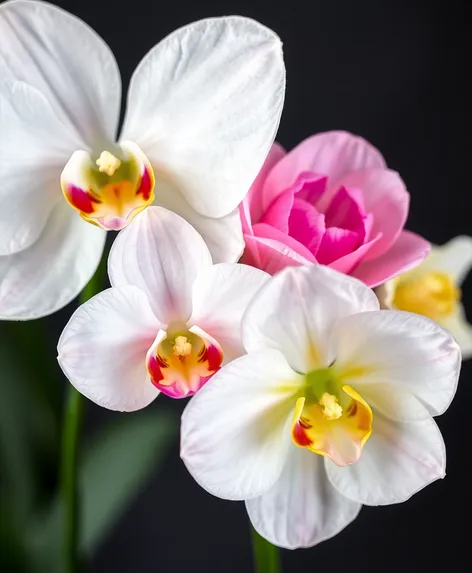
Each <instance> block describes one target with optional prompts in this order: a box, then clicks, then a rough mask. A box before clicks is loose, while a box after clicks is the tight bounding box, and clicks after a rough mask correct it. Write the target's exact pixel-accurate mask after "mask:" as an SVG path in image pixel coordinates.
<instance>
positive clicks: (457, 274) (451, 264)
mask: <svg viewBox="0 0 472 573" xmlns="http://www.w3.org/2000/svg"><path fill="white" fill-rule="evenodd" d="M471 268H472V237H468V236H466V235H460V236H458V237H454V239H451V240H450V241H448V242H447V243H446V244H445V245H441V246H436V245H435V246H433V247H432V249H431V253H430V255H429V257H428V258H427V259H426V260H425V261H424V263H423V264H422V265H421V269H422V270H432V271H433V270H435V271H441V272H443V273H447V274H448V275H450V276H451V278H452V279H453V281H454V282H455V283H456V284H457V285H459V286H460V285H461V284H462V282H463V281H464V279H465V277H466V276H467V274H468V273H469V271H470V269H471Z"/></svg>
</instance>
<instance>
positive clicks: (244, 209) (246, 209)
mask: <svg viewBox="0 0 472 573" xmlns="http://www.w3.org/2000/svg"><path fill="white" fill-rule="evenodd" d="M286 154H287V152H286V151H285V149H284V148H283V147H282V146H281V145H279V144H278V143H277V142H275V143H274V144H273V145H272V147H271V148H270V151H269V153H268V155H267V157H266V159H265V161H264V164H263V166H262V168H261V170H260V171H259V173H258V175H257V177H256V178H255V179H254V182H253V184H252V185H251V187H250V189H249V191H248V194H247V195H246V197H244V199H243V202H242V203H241V205H240V212H241V221H242V224H243V231H244V233H251V229H252V224H254V223H258V222H259V221H260V219H261V217H262V214H263V212H264V208H263V205H262V188H263V186H264V182H265V180H266V178H267V175H268V174H269V172H270V170H271V169H272V168H273V167H274V165H276V164H277V163H278V162H279V161H280V160H281V159H282V157H283V156H284V155H286Z"/></svg>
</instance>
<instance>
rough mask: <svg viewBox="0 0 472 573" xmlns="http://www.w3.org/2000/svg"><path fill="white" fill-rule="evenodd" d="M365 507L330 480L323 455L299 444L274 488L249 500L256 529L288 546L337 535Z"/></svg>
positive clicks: (250, 511) (292, 451)
mask: <svg viewBox="0 0 472 573" xmlns="http://www.w3.org/2000/svg"><path fill="white" fill-rule="evenodd" d="M361 507H362V506H361V504H360V503H357V502H355V501H352V500H350V499H348V498H347V497H344V496H343V495H341V494H340V493H339V492H338V491H337V490H336V489H334V487H333V486H332V485H331V484H330V482H329V480H328V477H327V475H326V471H325V468H324V463H323V459H322V457H321V456H318V455H316V454H313V453H312V452H309V451H308V450H307V449H305V448H297V447H296V446H293V448H291V452H290V456H289V458H288V460H287V463H286V464H285V469H284V471H283V473H282V475H281V476H280V478H279V479H278V480H277V481H276V482H275V484H274V485H273V486H272V488H271V489H270V490H269V491H268V492H267V493H264V494H263V495H261V496H260V497H256V498H255V499H250V500H248V501H246V508H247V511H248V514H249V518H250V519H251V522H252V524H253V526H254V528H255V530H256V531H257V532H258V533H259V534H260V535H262V537H264V538H265V539H267V540H268V541H270V543H272V544H273V545H277V546H278V547H285V548H286V549H297V548H299V547H312V546H313V545H316V544H317V543H321V541H325V540H326V539H329V538H330V537H333V536H334V535H336V534H338V533H339V532H340V531H341V530H343V529H344V528H345V527H346V526H347V525H349V524H350V523H351V522H352V521H353V520H354V519H355V518H356V517H357V515H358V514H359V511H360V509H361Z"/></svg>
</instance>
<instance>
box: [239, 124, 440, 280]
mask: <svg viewBox="0 0 472 573" xmlns="http://www.w3.org/2000/svg"><path fill="white" fill-rule="evenodd" d="M408 206H409V194H408V191H407V190H406V188H405V185H404V183H403V181H402V180H401V179H400V177H399V175H398V173H396V172H395V171H392V170H390V169H387V166H386V164H385V160H384V158H383V157H382V155H381V154H380V152H379V151H378V150H377V149H375V147H373V146H372V145H370V144H369V143H368V142H367V141H365V140H364V139H362V138H360V137H356V136H354V135H351V134H350V133H346V132H342V131H330V132H327V133H320V134H318V135H314V136H313V137H309V138H308V139H305V141H303V142H302V143H300V144H299V145H298V146H297V147H295V149H293V150H292V151H290V152H289V153H287V152H286V151H285V150H284V149H283V148H282V147H281V146H280V145H278V144H274V146H273V147H272V149H271V151H270V153H269V155H268V157H267V159H266V161H265V164H264V165H263V167H262V169H261V171H260V173H259V175H258V176H257V178H256V180H255V181H254V183H253V185H252V187H251V189H250V190H249V193H248V195H247V197H246V198H245V199H244V201H243V203H242V204H241V206H240V214H241V221H242V226H243V233H244V240H245V243H246V249H245V251H244V254H243V258H242V262H244V263H246V264H249V265H252V266H255V267H258V268H261V269H263V270H265V271H267V272H269V273H271V274H274V273H276V272H277V271H279V270H281V269H282V268H284V267H287V266H290V265H308V264H310V263H315V264H316V263H320V264H323V265H327V266H329V267H331V268H334V269H336V270H338V271H341V272H343V273H345V274H349V275H353V276H355V277H357V278H359V279H361V280H362V281H364V282H365V283H366V284H367V285H368V286H371V287H374V286H376V285H379V284H381V283H383V282H385V281H386V280H388V279H390V278H392V277H393V276H396V275H399V274H400V273H403V272H405V271H407V270H409V269H411V268H413V267H415V266H416V265H418V264H419V263H420V262H421V261H422V260H423V259H424V258H425V257H426V255H427V254H428V252H429V248H430V245H429V243H428V242H427V241H425V240H424V239H422V238H421V237H420V236H418V235H415V234H414V233H410V232H409V231H405V230H404V229H403V227H404V225H405V221H406V218H407V215H408Z"/></svg>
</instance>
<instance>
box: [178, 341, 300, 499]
mask: <svg viewBox="0 0 472 573" xmlns="http://www.w3.org/2000/svg"><path fill="white" fill-rule="evenodd" d="M300 383H301V381H300V378H299V376H298V375H297V374H295V372H293V370H291V369H290V367H289V366H288V365H287V362H286V361H285V359H284V357H283V356H282V355H281V354H280V353H279V352H277V351H276V350H267V351H265V352H260V353H255V354H252V355H251V356H242V357H241V358H237V359H236V360H234V361H233V362H230V363H229V364H228V365H227V366H224V367H223V368H222V369H221V370H220V371H219V372H217V373H216V374H215V375H214V376H213V378H212V379H211V381H210V382H209V383H208V384H207V385H206V386H204V387H203V388H202V389H201V390H200V391H199V392H198V394H196V395H195V396H194V397H193V398H192V400H191V402H190V403H189V405H188V406H187V407H186V408H185V411H184V413H183V416H182V428H181V457H182V459H183V461H184V462H185V465H186V466H187V468H188V470H189V472H190V473H191V474H192V476H193V477H194V478H195V480H196V481H197V482H198V483H199V484H200V485H201V486H202V487H203V488H204V489H206V490H207V491H209V492H210V493H211V494H213V495H216V496H218V497H222V498H224V499H233V500H241V499H249V498H251V497H257V496H258V495H261V494H262V493H264V492H266V491H267V490H269V489H270V487H271V486H272V485H273V484H274V483H275V482H276V480H277V479H278V478H279V476H280V474H281V473H282V469H283V467H284V464H285V460H286V458H287V454H288V451H289V448H290V447H291V446H292V438H291V432H290V423H291V418H292V415H293V409H294V407H295V393H296V392H297V390H298V388H299V387H300Z"/></svg>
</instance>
